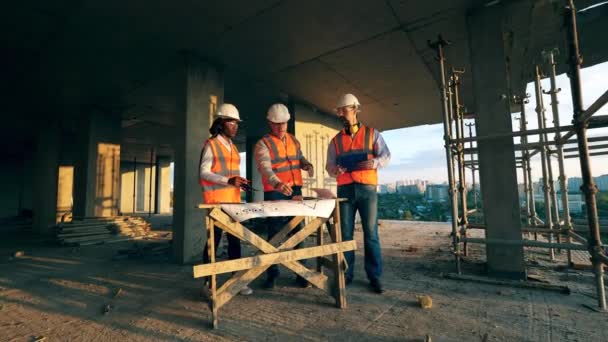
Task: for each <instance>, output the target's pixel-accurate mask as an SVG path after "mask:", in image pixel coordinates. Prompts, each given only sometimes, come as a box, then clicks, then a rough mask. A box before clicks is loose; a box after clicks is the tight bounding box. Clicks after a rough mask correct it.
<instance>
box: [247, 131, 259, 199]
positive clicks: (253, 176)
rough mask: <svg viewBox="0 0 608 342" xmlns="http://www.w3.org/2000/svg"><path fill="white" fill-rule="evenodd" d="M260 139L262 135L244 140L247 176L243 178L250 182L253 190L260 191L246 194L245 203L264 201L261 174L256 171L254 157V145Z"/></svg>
mask: <svg viewBox="0 0 608 342" xmlns="http://www.w3.org/2000/svg"><path fill="white" fill-rule="evenodd" d="M260 139H262V135H253V136H247V139H246V140H245V152H246V153H245V158H246V161H245V162H246V164H247V174H246V176H245V177H246V178H247V179H250V180H251V182H252V186H253V188H254V189H258V190H260V191H253V192H250V193H247V202H261V201H263V200H264V191H263V189H264V186H263V185H262V174H260V172H259V171H258V168H257V166H256V163H255V155H254V148H255V144H256V143H257V142H258V141H259V140H260Z"/></svg>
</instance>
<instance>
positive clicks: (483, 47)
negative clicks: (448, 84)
mask: <svg viewBox="0 0 608 342" xmlns="http://www.w3.org/2000/svg"><path fill="white" fill-rule="evenodd" d="M508 15H509V8H508V6H505V5H503V3H499V4H498V5H494V6H491V7H488V8H484V9H480V10H478V11H476V12H474V13H472V14H471V15H470V16H469V18H468V25H469V35H470V41H471V65H472V68H473V70H472V73H473V90H474V94H475V99H476V102H477V111H476V113H477V134H478V136H486V135H492V134H499V133H507V132H511V131H512V126H511V112H510V106H509V101H508V100H507V99H508V98H510V90H509V76H510V75H509V74H508V66H507V65H506V60H507V57H508V56H507V55H506V53H505V44H507V43H508V42H505V41H504V40H503V37H505V32H504V29H503V22H504V21H503V20H505V19H504V18H506V17H508ZM505 96H506V98H505ZM478 147H479V174H480V178H481V190H482V193H483V196H482V197H483V209H484V217H485V220H486V225H487V229H486V237H487V238H490V239H502V240H521V238H522V237H521V230H520V229H521V223H520V216H519V202H518V194H517V174H516V168H515V157H514V155H515V152H514V147H513V139H512V138H510V137H507V138H499V139H491V140H483V141H480V142H479V143H478ZM486 254H487V269H488V273H490V274H491V275H494V276H499V277H508V278H517V279H525V277H526V270H525V264H524V254H523V247H522V246H505V245H488V246H487V249H486Z"/></svg>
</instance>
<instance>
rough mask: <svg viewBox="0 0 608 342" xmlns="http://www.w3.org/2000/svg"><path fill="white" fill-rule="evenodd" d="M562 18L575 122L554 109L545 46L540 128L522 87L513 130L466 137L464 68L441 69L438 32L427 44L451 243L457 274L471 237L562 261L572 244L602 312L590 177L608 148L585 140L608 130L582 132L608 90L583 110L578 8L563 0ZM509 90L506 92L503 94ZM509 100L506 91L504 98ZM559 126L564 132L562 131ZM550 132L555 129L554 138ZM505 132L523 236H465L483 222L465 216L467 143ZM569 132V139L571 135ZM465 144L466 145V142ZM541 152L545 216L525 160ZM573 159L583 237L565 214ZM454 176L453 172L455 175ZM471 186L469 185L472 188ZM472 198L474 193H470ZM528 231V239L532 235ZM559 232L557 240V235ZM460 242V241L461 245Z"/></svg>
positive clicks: (537, 72) (552, 64) (601, 122)
mask: <svg viewBox="0 0 608 342" xmlns="http://www.w3.org/2000/svg"><path fill="white" fill-rule="evenodd" d="M565 2H566V10H565V22H566V30H567V33H568V35H567V40H568V42H567V43H568V47H569V51H568V53H569V60H568V66H569V69H570V71H569V77H570V83H571V96H572V101H573V109H574V113H573V124H572V125H564V126H562V125H561V124H560V117H559V110H558V97H557V96H558V93H559V91H560V89H558V88H557V85H556V65H557V63H556V61H555V52H554V51H548V52H545V53H543V57H544V61H545V64H546V67H548V70H549V79H550V84H551V88H550V89H549V90H548V91H546V92H543V89H542V85H541V79H542V78H543V76H544V75H543V74H542V65H536V66H535V68H534V90H535V91H534V92H535V94H534V95H535V100H536V102H535V104H536V110H535V111H536V116H537V120H538V129H528V127H527V113H526V108H525V105H526V104H527V103H529V98H530V95H528V94H524V95H521V96H513V97H512V99H510V100H512V101H513V104H514V105H518V106H520V113H521V114H520V117H519V126H520V127H519V130H518V131H513V132H511V133H501V134H494V135H486V136H473V134H472V127H471V126H472V125H473V124H470V125H467V126H469V136H468V137H464V118H465V115H464V107H463V106H462V105H461V102H460V93H459V87H460V81H459V80H460V76H461V74H462V73H463V71H462V70H455V69H453V68H452V71H451V73H450V75H447V74H446V65H447V62H446V59H445V47H447V46H448V45H449V44H450V42H449V41H447V40H445V39H443V38H442V37H441V35H440V36H439V39H438V40H437V41H436V42H434V43H430V42H429V45H430V46H431V47H432V48H434V49H435V50H436V52H437V60H438V64H439V71H440V94H441V104H442V111H443V127H444V147H445V152H446V161H447V173H448V190H449V195H450V196H449V197H450V203H451V207H452V218H453V219H452V247H453V253H454V259H455V264H456V270H457V272H458V274H461V273H462V270H461V258H462V257H464V256H467V246H468V244H470V243H474V244H484V245H488V244H493V245H499V246H509V245H511V246H513V245H515V246H524V247H540V248H547V249H548V252H549V257H550V259H551V260H555V253H556V252H557V253H560V252H561V250H565V251H566V253H567V260H568V266H571V265H572V254H571V251H572V250H582V251H588V252H589V254H590V255H591V263H592V268H593V272H594V274H595V287H596V290H597V302H598V308H599V310H601V311H606V294H605V288H604V279H603V274H604V269H603V266H604V265H606V264H608V257H607V255H606V251H605V250H604V247H603V246H602V242H601V239H600V228H599V220H598V211H597V203H596V193H597V191H598V190H597V187H596V185H595V183H594V180H593V177H592V172H591V165H590V156H597V155H606V154H608V152H605V151H603V152H594V153H590V152H589V151H590V150H595V149H600V148H608V145H594V146H590V145H589V142H597V141H606V140H608V137H593V138H588V137H587V131H588V130H589V129H593V128H599V127H607V126H608V120H607V119H608V116H594V114H596V112H597V111H598V110H599V109H600V108H601V107H602V106H603V105H605V104H606V103H608V91H606V92H605V93H604V94H603V95H602V96H600V97H599V98H598V99H597V100H596V101H595V102H594V103H593V104H592V105H591V106H589V107H588V108H587V109H586V110H585V109H583V101H582V84H581V77H580V69H581V64H582V57H581V55H580V50H579V41H578V31H577V24H576V9H575V6H574V3H573V1H572V0H566V1H565ZM543 94H545V95H550V97H551V110H552V117H553V120H552V121H553V127H547V123H546V116H545V105H544V103H543ZM505 97H507V96H505ZM505 99H507V98H505ZM562 133H563V134H562ZM549 134H553V136H552V137H550V136H549ZM534 136H535V137H537V138H538V142H530V141H529V138H530V137H534ZM504 137H512V138H515V137H520V143H519V144H515V145H514V146H515V151H516V152H517V153H516V154H514V158H515V160H516V167H517V168H520V169H521V170H522V174H523V192H524V198H525V205H524V206H523V210H522V211H523V215H524V221H525V224H524V225H523V227H522V230H521V231H522V234H524V237H523V238H522V239H521V240H501V239H489V238H471V237H468V235H467V231H468V230H469V229H485V228H486V227H485V226H484V225H479V224H472V223H469V220H468V215H469V214H471V213H472V212H476V211H478V210H480V209H478V208H477V204H475V208H474V209H472V210H469V209H468V207H467V199H466V193H467V186H466V177H465V168H469V169H470V170H471V172H472V176H473V178H474V175H475V171H476V170H479V168H478V166H477V165H478V164H479V161H478V158H477V159H476V158H475V157H474V156H475V155H476V153H477V148H476V147H474V146H473V143H474V142H475V143H476V142H479V141H487V140H492V139H496V138H504ZM573 137H575V138H573ZM466 143H469V146H468V147H467V148H465V147H464V145H465V144H466ZM573 143H576V144H577V148H564V145H566V144H573ZM566 152H578V153H577V154H575V155H565V153H566ZM466 154H469V155H470V156H471V157H470V159H469V160H465V155H466ZM537 154H538V155H539V156H540V162H541V168H542V175H543V177H542V192H543V197H544V209H545V210H544V211H545V213H544V217H543V218H544V220H543V219H541V218H540V217H539V215H538V213H537V212H536V206H535V199H534V198H535V196H534V186H533V185H534V182H533V181H532V167H531V160H532V158H533V157H534V156H535V155H537ZM567 158H579V160H580V170H581V175H582V183H583V184H582V186H581V191H582V193H583V194H584V198H585V205H586V214H587V223H588V229H589V236H588V238H585V237H583V236H581V235H579V234H577V233H576V232H575V231H574V229H573V224H572V220H571V217H570V208H569V203H568V191H567V179H566V175H565V168H564V159H567ZM552 159H554V160H555V161H557V165H558V170H557V172H558V174H559V176H558V177H557V180H558V182H559V187H560V190H561V191H560V199H561V203H562V211H561V214H562V217H561V218H560V210H559V202H558V196H557V195H558V192H557V191H556V189H555V185H554V184H555V182H554V173H553V171H554V170H553V163H552ZM456 177H458V178H456ZM473 190H475V187H473ZM475 202H476V200H475ZM539 235H543V236H545V237H546V239H547V241H539V240H538V236H539ZM531 237H533V239H532V238H531ZM562 239H563V241H562ZM461 245H462V248H461Z"/></svg>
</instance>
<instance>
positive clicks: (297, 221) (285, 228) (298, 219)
mask: <svg viewBox="0 0 608 342" xmlns="http://www.w3.org/2000/svg"><path fill="white" fill-rule="evenodd" d="M303 220H304V216H294V218H292V219H291V220H290V221H289V222H287V224H286V225H285V226H283V228H281V230H280V231H279V232H278V233H276V234H275V235H274V236H273V237H272V239H270V241H268V243H270V244H271V245H273V246H276V245H278V244H279V243H280V242H281V241H283V239H284V238H285V237H286V236H287V235H288V234H289V233H291V231H292V230H294V228H296V227H297V226H298V225H299V224H300V222H302V221H303Z"/></svg>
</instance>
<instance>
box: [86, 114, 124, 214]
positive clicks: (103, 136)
mask: <svg viewBox="0 0 608 342" xmlns="http://www.w3.org/2000/svg"><path fill="white" fill-rule="evenodd" d="M120 132H121V126H120V116H119V115H115V114H110V113H104V112H100V111H97V110H95V111H92V112H91V113H90V114H89V115H88V116H87V117H86V118H84V119H83V120H82V122H81V123H80V127H79V132H78V137H77V140H78V148H79V150H78V152H77V154H76V163H75V167H74V216H78V217H82V216H113V215H117V214H118V199H119V195H120Z"/></svg>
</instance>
